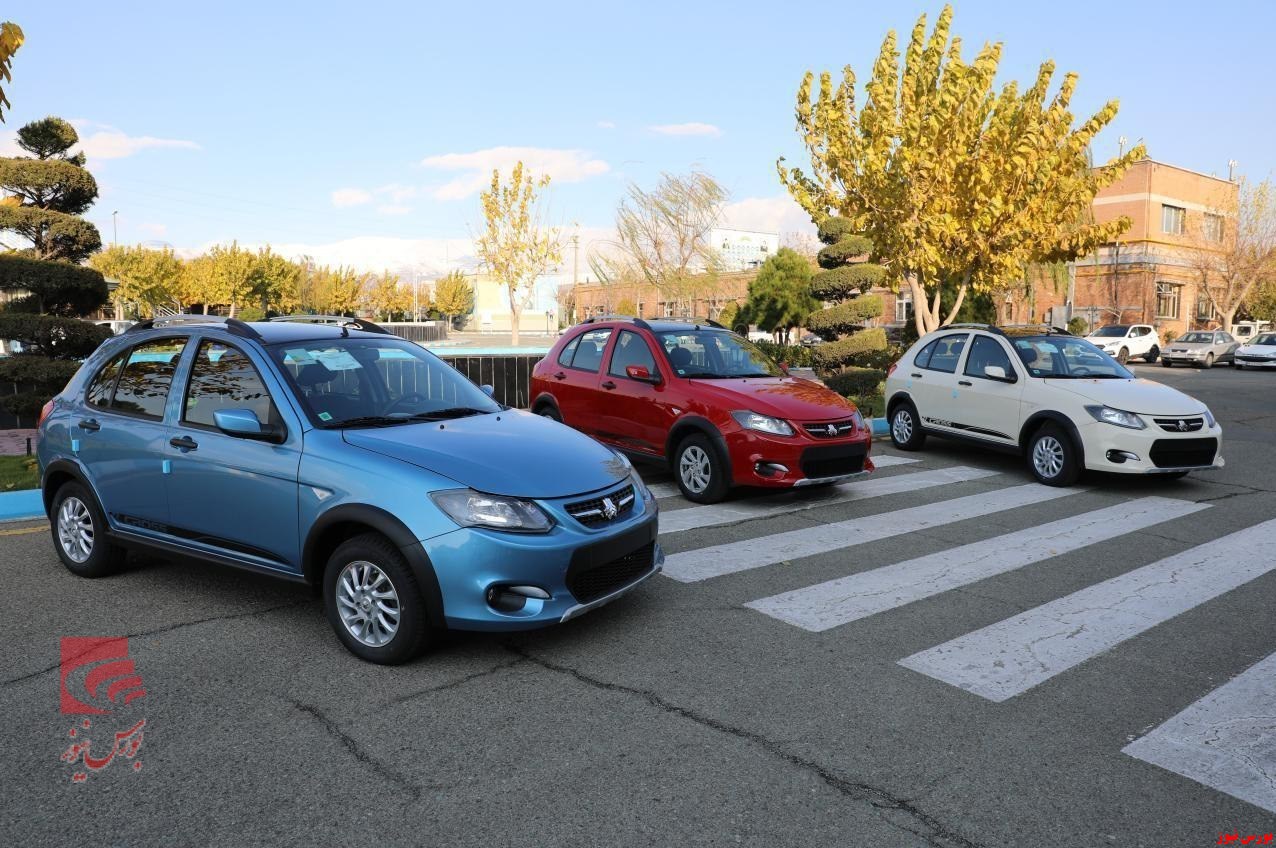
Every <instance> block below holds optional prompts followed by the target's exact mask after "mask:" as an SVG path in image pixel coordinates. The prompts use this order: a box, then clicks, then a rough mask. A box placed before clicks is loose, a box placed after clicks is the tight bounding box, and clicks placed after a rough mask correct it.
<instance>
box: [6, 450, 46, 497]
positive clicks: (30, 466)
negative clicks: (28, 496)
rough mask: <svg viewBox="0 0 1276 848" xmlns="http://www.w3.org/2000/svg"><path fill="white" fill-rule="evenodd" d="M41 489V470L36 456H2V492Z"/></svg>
mask: <svg viewBox="0 0 1276 848" xmlns="http://www.w3.org/2000/svg"><path fill="white" fill-rule="evenodd" d="M39 487H40V470H39V468H38V467H37V466H36V462H35V457H34V456H0V492H16V491H18V490H19V489H37V488H39Z"/></svg>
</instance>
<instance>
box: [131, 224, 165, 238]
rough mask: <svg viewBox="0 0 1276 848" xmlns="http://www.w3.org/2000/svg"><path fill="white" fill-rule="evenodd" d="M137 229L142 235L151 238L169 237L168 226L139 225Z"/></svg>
mask: <svg viewBox="0 0 1276 848" xmlns="http://www.w3.org/2000/svg"><path fill="white" fill-rule="evenodd" d="M137 229H138V231H139V232H141V233H142V235H147V236H150V237H151V238H163V237H164V236H166V235H168V225H167V224H138V225H137Z"/></svg>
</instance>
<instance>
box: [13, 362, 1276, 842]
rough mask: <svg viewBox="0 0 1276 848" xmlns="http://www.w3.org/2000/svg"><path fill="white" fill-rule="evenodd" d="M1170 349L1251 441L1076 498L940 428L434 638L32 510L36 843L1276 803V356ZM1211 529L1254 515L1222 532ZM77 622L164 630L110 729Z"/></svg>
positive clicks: (588, 829) (25, 639) (609, 831)
mask: <svg viewBox="0 0 1276 848" xmlns="http://www.w3.org/2000/svg"><path fill="white" fill-rule="evenodd" d="M1135 367H1136V370H1138V371H1139V372H1140V373H1141V374H1142V375H1144V376H1148V377H1151V378H1153V379H1159V380H1163V381H1165V382H1167V383H1169V384H1171V385H1174V386H1177V387H1179V388H1182V389H1183V390H1185V391H1188V392H1189V393H1192V394H1194V395H1195V396H1197V397H1199V398H1201V399H1202V400H1204V401H1206V402H1207V403H1209V404H1210V406H1211V407H1212V408H1213V410H1214V411H1215V414H1216V415H1217V416H1218V417H1219V419H1220V420H1221V421H1222V423H1223V426H1224V439H1225V447H1224V453H1225V456H1226V459H1227V467H1226V468H1225V469H1223V470H1221V471H1216V472H1212V473H1208V474H1200V475H1194V476H1192V477H1189V478H1187V479H1186V480H1182V481H1177V482H1172V481H1163V480H1151V479H1139V480H1132V479H1128V478H1095V477H1091V478H1090V479H1088V480H1087V486H1086V488H1084V489H1082V490H1078V491H1073V492H1071V493H1069V494H1067V495H1061V496H1058V497H1051V496H1049V495H1048V494H1047V495H1043V494H1042V493H1041V487H1036V486H1033V485H1029V483H1030V480H1029V478H1028V476H1027V473H1026V472H1025V471H1024V470H1023V469H1022V468H1021V466H1020V464H1019V462H1018V461H1017V460H1015V459H1013V458H1009V457H1003V456H1000V455H996V454H990V453H984V452H979V451H974V450H970V449H966V448H963V447H958V446H954V445H951V444H947V445H945V444H942V443H940V442H937V441H935V440H932V441H931V444H930V445H928V449H927V450H926V451H925V452H923V453H920V454H915V455H911V456H908V457H902V459H915V460H918V461H917V462H911V463H909V462H901V463H899V464H894V465H891V466H889V467H886V468H883V469H881V470H880V471H879V472H878V474H877V475H875V478H874V479H873V480H871V481H868V482H859V483H854V484H851V485H850V486H847V487H843V488H841V489H838V490H832V491H829V490H825V491H823V492H815V493H809V494H806V495H804V496H803V495H792V494H791V495H786V496H784V498H782V499H781V500H780V501H776V502H771V501H759V500H758V498H757V497H756V496H755V497H744V498H740V499H737V500H735V501H733V502H732V503H731V504H729V505H728V507H729V508H730V509H733V510H735V511H736V512H734V513H728V512H726V511H724V510H722V509H716V510H709V511H702V512H700V513H691V514H689V515H688V516H683V517H682V518H681V519H678V518H677V516H678V512H679V511H681V510H684V509H688V508H694V507H691V506H690V505H689V504H686V503H685V502H683V501H681V500H680V499H678V498H676V497H671V498H666V499H664V500H662V509H663V510H664V513H663V515H662V517H663V518H664V519H665V521H666V522H667V523H668V526H670V527H679V528H686V529H680V530H677V531H674V532H668V533H666V534H664V538H663V544H664V545H665V547H666V550H667V551H668V552H669V554H670V575H669V576H660V577H657V578H655V579H653V580H651V581H648V583H647V584H645V585H644V586H643V587H641V588H640V589H638V590H637V591H636V592H634V593H633V594H631V595H630V596H628V597H627V598H625V599H623V600H621V601H619V602H617V603H615V604H613V605H611V606H609V607H605V608H603V609H601V610H598V611H596V612H594V613H591V614H590V615H588V616H585V617H583V618H581V619H579V620H577V621H574V622H572V623H570V624H568V625H565V626H561V627H557V628H554V629H550V630H545V631H539V632H532V633H525V634H519V635H516V636H488V635H464V634H461V635H453V636H450V637H448V638H447V639H446V640H445V642H444V643H443V644H442V645H440V646H439V648H438V649H437V650H435V651H434V652H433V653H431V654H429V655H428V656H426V657H423V658H422V659H420V660H419V661H417V662H415V663H413V664H411V665H408V666H405V667H399V668H381V667H376V666H372V665H368V664H365V663H361V662H359V661H357V660H356V659H354V658H353V657H352V656H350V655H349V654H347V653H346V652H345V650H343V649H342V648H341V647H340V645H339V644H338V642H337V640H336V639H335V637H334V636H333V635H332V633H331V632H330V631H329V629H328V625H327V623H326V621H325V620H324V618H323V615H322V612H321V609H320V603H319V601H318V600H317V599H316V598H315V597H314V596H312V595H311V594H310V593H309V592H308V591H307V590H305V589H304V588H298V587H295V586H292V585H288V584H283V583H277V582H272V581H270V580H267V579H264V578H258V577H255V576H250V575H245V574H242V573H238V572H235V571H230V570H219V569H217V568H215V567H212V566H206V565H201V564H192V563H185V562H166V561H161V560H157V559H140V558H135V559H134V561H133V563H132V565H131V567H130V568H129V570H128V571H126V572H125V573H123V574H121V575H118V576H116V577H113V578H110V579H106V580H99V581H85V580H79V579H77V578H74V577H72V576H71V575H70V574H69V573H67V572H66V571H65V570H64V569H63V568H62V567H61V565H60V564H59V563H58V561H57V559H56V557H55V556H54V554H53V550H52V547H51V542H50V539H49V537H48V535H47V533H46V532H38V531H37V532H27V528H28V527H30V526H31V525H7V526H0V534H3V535H0V585H2V586H3V593H2V595H0V596H2V597H3V599H4V600H3V610H4V615H3V616H0V678H2V679H0V710H2V713H0V714H2V715H3V717H4V723H3V729H2V730H0V734H2V739H3V744H2V745H0V844H5V845H86V844H119V845H165V846H169V845H208V844H234V845H284V844H288V845H292V844H296V845H302V844H305V845H311V844H332V845H338V844H340V845H352V844H384V845H400V844H422V845H475V846H490V845H509V844H523V845H538V846H540V845H546V846H558V845H563V846H566V845H582V844H609V845H679V846H682V845H730V844H747V845H765V846H779V845H795V846H817V845H845V846H877V845H881V846H1010V845H1025V846H1076V847H1077V848H1083V847H1084V848H1089V847H1090V846H1100V845H1131V846H1137V845H1142V846H1195V845H1213V844H1217V842H1218V840H1219V837H1220V834H1223V833H1233V832H1236V833H1239V834H1241V835H1250V834H1265V833H1271V832H1276V802H1272V801H1270V800H1269V801H1264V800H1263V799H1264V798H1271V797H1273V794H1272V793H1273V792H1276V790H1273V788H1272V783H1273V777H1272V775H1273V774H1276V742H1274V741H1273V730H1272V726H1273V724H1276V719H1273V716H1274V715H1276V674H1273V673H1268V672H1269V671H1271V665H1272V663H1270V662H1269V663H1267V664H1266V665H1262V664H1261V662H1262V661H1263V660H1264V659H1265V658H1268V657H1270V656H1271V655H1273V653H1274V652H1276V619H1274V618H1273V616H1272V615H1271V610H1272V609H1273V606H1274V604H1276V574H1274V573H1272V571H1270V570H1268V569H1270V568H1272V567H1273V566H1276V530H1272V529H1271V527H1270V526H1269V527H1267V528H1264V527H1259V528H1258V529H1257V530H1251V529H1249V528H1254V527H1255V526H1256V525H1260V524H1261V523H1262V522H1264V521H1267V520H1270V519H1272V518H1273V517H1274V516H1276V485H1273V480H1274V479H1276V457H1273V446H1274V445H1276V374H1265V373H1236V372H1234V371H1232V370H1231V369H1227V368H1216V369H1214V370H1212V371H1209V372H1198V371H1189V370H1185V369H1174V370H1168V369H1163V368H1161V367H1159V366H1157V367H1154V368H1149V367H1146V366H1135ZM878 453H879V455H886V454H890V453H891V450H890V448H889V444H887V445H885V446H882V445H879V447H878ZM919 475H920V476H919ZM650 476H651V479H652V481H653V482H659V481H661V480H662V479H664V480H667V477H662V475H661V474H660V473H659V472H656V471H653V472H652V473H651V475H650ZM907 478H912V479H911V480H909V479H907ZM890 481H894V482H893V483H892V482H890ZM870 484H871V485H872V486H874V487H876V488H866V489H865V491H864V492H861V493H860V496H858V497H855V498H853V499H852V498H849V497H848V494H849V493H852V492H853V491H854V490H856V489H857V488H859V487H869V486H870ZM1019 487H1025V488H1019ZM1052 491H1054V490H1052ZM928 505H930V506H932V507H933V508H926V507H927V506H928ZM795 506H801V507H803V508H802V509H794V508H793V507H795ZM914 508H920V509H914ZM1100 510H1105V512H1099V511H1100ZM1092 513H1098V516H1097V517H1094V516H1092V515H1091V514H1092ZM1056 522H1062V523H1061V524H1055V523H1056ZM833 524H835V525H836V526H832V527H830V526H829V525H833ZM1052 527H1053V530H1052V529H1051V528H1052ZM884 528H885V529H884ZM1060 528H1063V530H1062V531H1061V530H1060ZM1086 528H1088V529H1086ZM788 531H799V532H797V533H792V534H790V535H781V534H784V533H786V532H788ZM1052 533H1053V535H1051V534H1052ZM1237 533H1242V534H1245V535H1241V536H1235V535H1233V534H1237ZM1087 534H1088V535H1087ZM1080 536H1086V538H1084V539H1083V540H1081V541H1078V539H1079V538H1080ZM811 538H823V539H824V541H823V542H820V543H819V545H822V546H823V548H822V549H817V550H815V551H814V552H812V550H811V549H810V546H809V544H808V543H809V540H810V539H811ZM740 543H743V544H740ZM1205 544H1210V545H1212V546H1213V545H1217V546H1219V547H1217V548H1214V547H1211V548H1206V549H1204V550H1205V553H1204V555H1202V554H1201V552H1200V551H1196V552H1195V553H1192V549H1193V548H1195V547H1196V546H1199V545H1205ZM722 545H732V546H733V547H725V548H722V547H717V546H722ZM963 546H969V547H963ZM1213 550H1222V551H1225V553H1223V554H1216V553H1212V552H1211V551H1213ZM1184 552H1188V553H1187V554H1184ZM1052 554H1053V555H1052ZM1176 557H1177V558H1178V559H1177V560H1176V559H1175V558H1176ZM1184 557H1186V560H1185V559H1184ZM1193 557H1195V559H1193ZM1163 561H1164V562H1166V563H1168V565H1163V564H1162V563H1163ZM742 563H749V564H752V567H749V568H747V569H744V570H736V571H730V570H729V569H731V568H735V567H736V566H738V565H740V564H742ZM724 564H726V565H724ZM1193 565H1196V566H1198V567H1197V568H1196V570H1195V571H1193V569H1192V566H1193ZM1202 565H1203V569H1202ZM886 566H896V568H895V569H887V570H882V569H885V567H886ZM1242 566H1244V567H1242ZM724 568H725V569H728V571H727V572H725V573H724V571H723V569H724ZM1144 568H1146V569H1150V571H1149V572H1147V573H1148V574H1150V575H1151V576H1150V577H1148V578H1147V579H1144V578H1143V575H1144V574H1145V572H1138V573H1137V574H1135V575H1134V577H1132V578H1124V580H1123V579H1122V578H1123V575H1127V574H1130V573H1131V572H1135V571H1136V570H1137V569H1144ZM1157 569H1168V571H1166V572H1165V574H1163V575H1162V576H1163V577H1165V579H1162V580H1157V579H1155V577H1156V574H1155V573H1154V572H1157ZM1246 569H1248V570H1246ZM900 574H903V575H904V578H908V575H912V577H911V578H910V579H911V580H912V581H913V582H912V583H911V584H910V583H908V580H907V579H902V578H900V579H897V578H898V577H899V575H900ZM918 575H920V577H919V576H918ZM1202 575H1204V577H1205V579H1204V580H1202V579H1201V577H1202ZM675 578H680V579H675ZM843 578H845V579H843ZM901 579H902V582H900V580H901ZM833 580H838V581H839V582H838V583H830V584H828V585H826V586H823V585H821V584H824V583H825V581H833ZM892 581H896V582H892ZM817 585H821V588H819V589H815V590H810V591H807V592H805V593H803V592H800V591H798V590H803V589H807V587H811V586H817ZM785 593H793V594H785ZM1077 593H1080V594H1077ZM1095 593H1097V595H1096V594H1095ZM1158 593H1159V594H1158ZM777 596H778V597H777ZM746 604H753V606H746ZM1176 604H1177V606H1176ZM1114 610H1117V611H1115V612H1114ZM1043 621H1044V622H1045V623H1044V624H1043ZM795 622H798V623H795ZM799 623H804V626H802V624H799ZM1074 625H1075V626H1074ZM1051 626H1053V627H1055V632H1048V631H1050V627H1051ZM1061 627H1063V628H1066V629H1067V632H1066V633H1064V632H1062V630H1059V628H1061ZM1043 628H1044V629H1043ZM64 636H128V637H129V648H130V657H131V658H132V660H133V661H134V662H135V664H136V670H137V672H138V674H139V675H140V676H141V677H142V679H143V680H144V685H145V692H146V694H145V696H143V697H139V698H137V699H136V700H134V701H133V702H132V703H131V704H130V705H129V706H128V707H127V708H125V709H123V710H121V711H120V712H119V713H118V714H115V715H111V716H105V717H93V719H92V727H91V728H89V729H84V728H79V730H78V735H77V737H76V738H75V739H72V738H70V737H69V735H68V734H69V731H70V729H71V727H72V725H73V723H74V721H75V719H74V717H71V716H64V715H62V714H61V713H60V711H59V670H58V669H59V640H60V638H61V637H64ZM901 660H903V661H905V663H906V664H901ZM1251 669H1253V670H1252V671H1250V673H1249V674H1248V675H1247V674H1245V672H1247V671H1249V670H1251ZM1234 678H1235V680H1234ZM1229 681H1231V683H1230V684H1229ZM963 685H964V688H963ZM968 690H969V691H968ZM1184 711H1186V712H1184ZM1180 713H1184V717H1183V718H1182V719H1181V720H1180V721H1179V722H1178V724H1175V723H1174V722H1173V720H1174V719H1175V717H1176V716H1178V715H1179V714H1180ZM1202 716H1204V718H1202ZM143 718H144V719H145V722H146V724H145V727H144V734H145V735H144V743H143V745H142V747H141V748H140V749H139V750H138V751H137V754H136V756H135V758H134V759H133V760H128V759H126V758H125V757H124V756H123V754H121V755H120V756H118V757H117V758H116V760H115V762H113V763H111V764H110V765H109V766H107V767H105V768H102V769H101V770H100V771H98V772H95V773H92V774H90V776H89V778H88V780H87V781H85V782H84V783H74V782H72V781H71V779H70V777H71V775H72V774H73V773H74V771H75V770H76V768H75V767H73V766H71V765H69V764H67V763H65V762H62V761H60V759H59V757H60V755H61V754H62V753H63V751H65V750H66V749H67V748H68V746H69V745H70V744H71V743H73V742H75V741H76V740H83V739H84V738H89V739H90V740H91V743H92V749H91V750H92V752H93V755H94V756H95V757H100V756H103V755H104V754H105V753H106V752H107V751H109V750H110V749H111V747H112V734H113V733H115V732H116V731H123V730H127V729H128V728H129V727H131V726H133V725H134V723H135V722H136V721H137V720H140V719H143ZM1202 722H1204V724H1205V726H1207V728H1208V732H1207V733H1206V738H1204V739H1203V740H1202V739H1197V740H1196V742H1197V743H1199V744H1196V746H1195V747H1193V744H1195V743H1192V742H1191V740H1188V741H1186V742H1185V741H1184V740H1185V739H1186V738H1187V737H1188V736H1190V734H1191V732H1192V728H1196V729H1198V730H1199V728H1200V726H1201V725H1202ZM1185 728H1186V729H1185ZM1136 740H1137V741H1136ZM1167 740H1168V741H1167ZM1131 743H1136V744H1133V745H1132V744H1131ZM1127 746H1130V749H1129V750H1130V752H1129V753H1127V752H1125V751H1124V750H1123V749H1126V748H1127ZM1201 750H1205V751H1207V752H1212V751H1217V752H1218V757H1217V758H1215V760H1209V758H1208V757H1204V758H1203V755H1200V753H1199V752H1200V751H1201ZM1176 752H1177V753H1176ZM1176 757H1178V759H1175V758H1176ZM1158 758H1160V760H1161V761H1162V765H1156V764H1153V763H1154V762H1156V761H1158ZM135 761H136V762H141V763H142V766H141V768H140V770H134V769H133V768H131V765H132V763H133V762H135ZM1211 762H1212V763H1213V765H1212V766H1211V765H1210V763H1211ZM1165 763H1169V764H1170V766H1171V768H1166V767H1164V764H1165ZM1175 763H1178V766H1177V768H1178V770H1180V771H1186V772H1188V773H1189V774H1191V775H1192V776H1191V777H1188V776H1183V775H1182V774H1180V773H1176V771H1175V770H1172V768H1174V767H1175V766H1174V764H1175ZM1184 763H1186V765H1184ZM1193 763H1194V764H1193ZM1218 787H1222V788H1218ZM1224 790H1227V791H1224ZM1228 792H1232V793H1234V794H1235V793H1239V794H1242V795H1245V796H1247V797H1250V798H1251V800H1257V803H1250V802H1247V801H1244V800H1241V799H1240V798H1238V797H1234V794H1228ZM1264 792H1266V793H1267V794H1266V795H1265V794H1264ZM1264 803H1265V804H1266V808H1264V806H1260V804H1264ZM1237 844H1240V843H1237Z"/></svg>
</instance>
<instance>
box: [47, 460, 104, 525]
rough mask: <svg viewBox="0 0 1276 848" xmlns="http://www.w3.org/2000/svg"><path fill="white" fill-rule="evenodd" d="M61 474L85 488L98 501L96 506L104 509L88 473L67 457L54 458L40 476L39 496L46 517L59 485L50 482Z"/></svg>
mask: <svg viewBox="0 0 1276 848" xmlns="http://www.w3.org/2000/svg"><path fill="white" fill-rule="evenodd" d="M63 475H65V476H67V477H70V478H71V479H73V480H75V482H77V483H79V484H80V485H82V486H84V487H85V488H87V489H88V490H89V492H90V493H91V494H92V495H93V499H94V500H96V501H97V502H98V507H99V508H100V509H102V511H103V512H105V511H106V508H105V507H103V506H102V499H101V498H99V497H98V494H97V489H95V488H93V484H92V483H91V482H89V478H88V475H87V474H85V473H84V469H83V468H81V467H80V465H79V463H77V462H73V461H72V460H69V459H55V460H53V461H52V462H50V463H49V464H48V466H46V467H45V469H44V474H42V475H41V476H40V498H41V500H42V501H43V502H44V514H45V516H46V517H48V515H49V510H51V509H52V508H53V496H54V495H55V494H57V489H58V488H59V487H60V485H59V487H54V486H51V485H50V484H51V483H52V481H53V480H54V479H56V478H59V477H62V476H63Z"/></svg>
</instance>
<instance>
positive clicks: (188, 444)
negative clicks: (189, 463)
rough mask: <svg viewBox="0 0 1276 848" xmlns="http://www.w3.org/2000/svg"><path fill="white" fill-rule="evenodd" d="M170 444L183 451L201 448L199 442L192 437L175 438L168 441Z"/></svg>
mask: <svg viewBox="0 0 1276 848" xmlns="http://www.w3.org/2000/svg"><path fill="white" fill-rule="evenodd" d="M168 443H169V444H170V445H172V446H173V447H175V448H181V449H182V450H188V451H192V450H195V449H196V448H198V447H199V442H197V441H195V440H194V439H192V438H191V437H190V436H174V437H173V438H171V439H169V440H168Z"/></svg>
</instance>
